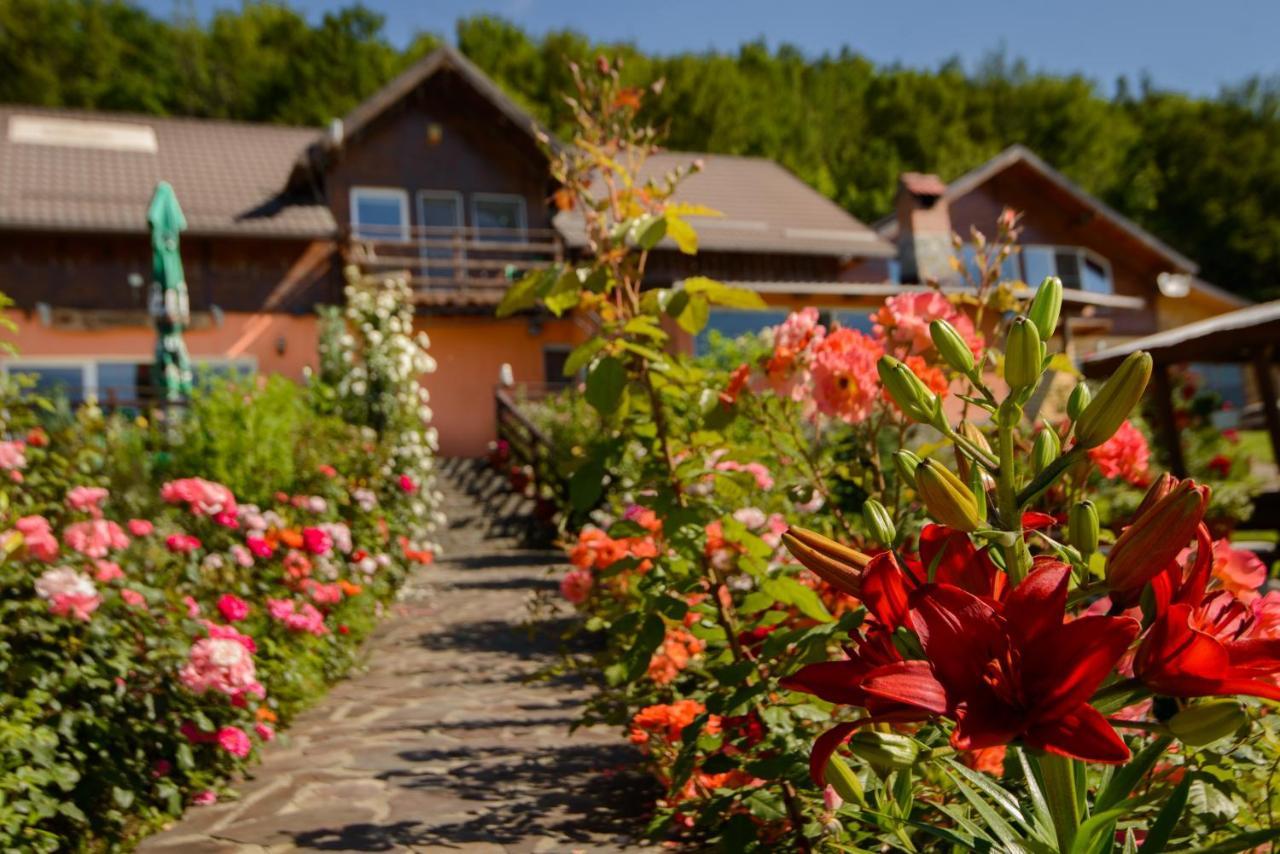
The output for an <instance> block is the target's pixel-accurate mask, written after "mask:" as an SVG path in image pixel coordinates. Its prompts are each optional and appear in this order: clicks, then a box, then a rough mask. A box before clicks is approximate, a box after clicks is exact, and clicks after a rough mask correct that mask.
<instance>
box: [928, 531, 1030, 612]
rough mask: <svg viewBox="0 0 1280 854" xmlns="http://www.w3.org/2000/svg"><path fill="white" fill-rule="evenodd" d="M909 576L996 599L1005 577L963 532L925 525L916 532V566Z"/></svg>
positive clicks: (989, 557)
mask: <svg viewBox="0 0 1280 854" xmlns="http://www.w3.org/2000/svg"><path fill="white" fill-rule="evenodd" d="M910 569H911V570H912V574H913V575H915V576H916V577H917V578H919V579H921V580H924V579H926V578H928V579H930V580H932V581H933V582H935V583H937V584H951V585H954V586H956V587H959V588H960V589H962V590H967V591H969V592H970V593H972V594H974V595H975V596H982V597H985V598H990V599H999V598H1000V596H1001V595H1002V594H1003V592H1004V582H1005V578H1006V576H1005V574H1004V573H1003V572H1001V571H1000V569H999V568H998V567H997V566H996V565H995V562H994V561H992V560H991V556H990V555H989V554H988V553H987V550H986V549H979V548H978V547H977V546H975V545H974V544H973V540H971V539H969V535H968V534H966V533H965V532H964V531H957V530H956V529H954V528H948V527H946V526H945V525H925V527H924V530H922V531H921V532H920V566H919V567H910Z"/></svg>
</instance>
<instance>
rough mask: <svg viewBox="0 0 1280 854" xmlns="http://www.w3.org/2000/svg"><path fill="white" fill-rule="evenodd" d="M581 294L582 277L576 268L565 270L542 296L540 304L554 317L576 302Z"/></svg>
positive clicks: (572, 306)
mask: <svg viewBox="0 0 1280 854" xmlns="http://www.w3.org/2000/svg"><path fill="white" fill-rule="evenodd" d="M581 295H582V279H581V278H579V276H578V271H577V270H565V272H564V274H563V275H562V276H560V277H558V278H557V279H556V280H555V283H554V284H553V285H552V286H551V289H550V290H549V291H547V293H546V295H545V296H544V297H543V298H542V304H543V305H545V306H546V307H547V310H548V311H550V312H551V313H552V314H554V315H555V316H556V317H559V316H560V315H562V314H564V313H565V312H566V311H568V310H569V309H571V308H574V307H575V306H577V304H578V300H579V299H580V298H581Z"/></svg>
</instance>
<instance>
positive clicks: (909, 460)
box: [893, 451, 920, 489]
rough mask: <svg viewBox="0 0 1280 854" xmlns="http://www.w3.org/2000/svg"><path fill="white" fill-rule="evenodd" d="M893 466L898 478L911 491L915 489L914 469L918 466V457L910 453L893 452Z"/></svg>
mask: <svg viewBox="0 0 1280 854" xmlns="http://www.w3.org/2000/svg"><path fill="white" fill-rule="evenodd" d="M893 465H894V467H895V468H897V470H898V476H899V477H901V478H902V479H903V480H904V481H906V482H907V484H908V485H910V486H911V488H912V489H915V486H916V468H917V467H919V465H920V457H918V456H916V455H915V454H913V453H911V452H910V451H895V452H894V454H893Z"/></svg>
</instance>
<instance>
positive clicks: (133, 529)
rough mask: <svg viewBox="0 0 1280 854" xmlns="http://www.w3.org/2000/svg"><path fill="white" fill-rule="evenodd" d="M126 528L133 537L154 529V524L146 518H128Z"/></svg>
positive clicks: (141, 535) (145, 534)
mask: <svg viewBox="0 0 1280 854" xmlns="http://www.w3.org/2000/svg"><path fill="white" fill-rule="evenodd" d="M128 528H129V533H130V534H133V535H134V536H135V537H145V536H147V535H148V534H150V533H151V532H152V531H154V530H155V528H156V526H155V525H152V524H151V523H150V522H148V521H147V520H146V519H130V520H129V524H128Z"/></svg>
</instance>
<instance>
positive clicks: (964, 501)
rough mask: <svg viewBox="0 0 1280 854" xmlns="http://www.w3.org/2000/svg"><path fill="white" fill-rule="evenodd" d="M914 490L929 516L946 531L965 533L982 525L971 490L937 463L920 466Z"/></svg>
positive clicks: (924, 462)
mask: <svg viewBox="0 0 1280 854" xmlns="http://www.w3.org/2000/svg"><path fill="white" fill-rule="evenodd" d="M916 491H917V492H919V493H920V500H921V501H923V502H924V506H925V508H926V509H927V510H928V511H929V515H930V516H932V517H933V518H934V519H936V520H937V521H938V522H940V523H942V524H943V525H946V526H947V527H948V528H955V529H956V530H957V531H964V532H966V533H968V532H970V531H975V530H977V529H978V526H979V525H980V524H982V518H981V516H980V515H979V513H978V499H977V498H975V497H974V495H973V490H971V489H969V487H968V486H965V484H964V481H962V480H960V478H958V477H956V476H955V475H954V474H952V473H951V472H950V471H948V470H947V469H946V468H945V467H944V466H942V465H940V464H939V463H937V462H936V461H934V460H924V461H922V462H921V463H920V466H919V468H917V469H916Z"/></svg>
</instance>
